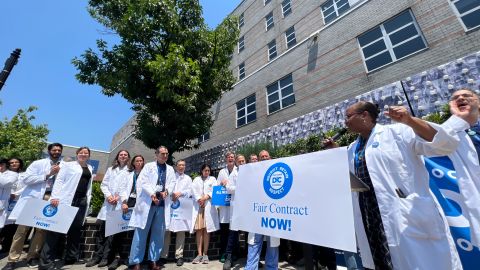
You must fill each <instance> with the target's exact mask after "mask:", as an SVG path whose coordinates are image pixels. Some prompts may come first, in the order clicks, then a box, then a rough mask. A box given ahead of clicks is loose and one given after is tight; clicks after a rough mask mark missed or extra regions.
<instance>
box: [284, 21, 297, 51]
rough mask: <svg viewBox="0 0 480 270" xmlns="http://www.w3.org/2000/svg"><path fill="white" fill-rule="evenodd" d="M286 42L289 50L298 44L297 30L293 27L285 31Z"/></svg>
mask: <svg viewBox="0 0 480 270" xmlns="http://www.w3.org/2000/svg"><path fill="white" fill-rule="evenodd" d="M285 41H286V42H287V48H288V49H290V48H291V47H292V46H293V45H295V44H297V39H296V38H295V28H294V27H293V26H292V27H290V28H288V29H287V31H285Z"/></svg>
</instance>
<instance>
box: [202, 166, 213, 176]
mask: <svg viewBox="0 0 480 270" xmlns="http://www.w3.org/2000/svg"><path fill="white" fill-rule="evenodd" d="M207 167H208V168H209V169H210V172H211V171H212V167H210V165H208V164H207V163H205V164H203V165H202V167H200V176H202V172H203V170H205V168H207Z"/></svg>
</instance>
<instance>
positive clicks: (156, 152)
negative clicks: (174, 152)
mask: <svg viewBox="0 0 480 270" xmlns="http://www.w3.org/2000/svg"><path fill="white" fill-rule="evenodd" d="M162 148H164V149H165V150H167V151H168V148H167V147H166V146H163V145H160V146H159V147H157V149H155V154H158V153H160V149H162Z"/></svg>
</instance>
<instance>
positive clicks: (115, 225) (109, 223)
mask: <svg viewBox="0 0 480 270" xmlns="http://www.w3.org/2000/svg"><path fill="white" fill-rule="evenodd" d="M132 211H133V209H131V208H129V209H128V211H127V212H126V213H123V210H115V211H108V212H107V220H106V221H105V222H106V223H105V237H107V236H110V235H113V234H117V233H121V232H126V231H130V230H133V229H134V227H130V226H128V223H129V222H130V218H131V216H132Z"/></svg>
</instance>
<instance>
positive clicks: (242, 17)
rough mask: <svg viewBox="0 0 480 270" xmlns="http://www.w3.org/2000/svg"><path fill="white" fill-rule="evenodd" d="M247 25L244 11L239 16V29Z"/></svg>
mask: <svg viewBox="0 0 480 270" xmlns="http://www.w3.org/2000/svg"><path fill="white" fill-rule="evenodd" d="M244 25H245V13H243V12H242V14H240V16H239V17H238V29H240V28H242V26H244Z"/></svg>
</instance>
